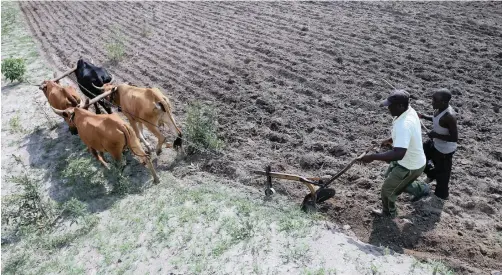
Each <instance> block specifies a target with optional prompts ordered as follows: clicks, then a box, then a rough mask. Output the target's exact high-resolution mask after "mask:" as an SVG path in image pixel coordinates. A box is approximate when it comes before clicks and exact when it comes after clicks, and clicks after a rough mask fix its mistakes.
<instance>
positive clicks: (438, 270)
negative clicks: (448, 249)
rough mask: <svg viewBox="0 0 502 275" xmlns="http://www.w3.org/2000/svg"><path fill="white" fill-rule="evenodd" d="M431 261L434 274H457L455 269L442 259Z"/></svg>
mask: <svg viewBox="0 0 502 275" xmlns="http://www.w3.org/2000/svg"><path fill="white" fill-rule="evenodd" d="M429 263H430V265H431V268H432V275H453V274H455V273H454V272H453V270H451V269H450V268H448V267H447V266H446V265H445V264H444V263H443V262H442V261H440V260H432V261H431V260H429Z"/></svg>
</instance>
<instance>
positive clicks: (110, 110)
mask: <svg viewBox="0 0 502 275" xmlns="http://www.w3.org/2000/svg"><path fill="white" fill-rule="evenodd" d="M99 105H101V107H103V109H105V111H106V112H107V113H109V114H111V113H112V109H111V108H110V107H107V106H106V105H105V103H104V102H103V101H99Z"/></svg>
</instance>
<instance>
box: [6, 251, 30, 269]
mask: <svg viewBox="0 0 502 275" xmlns="http://www.w3.org/2000/svg"><path fill="white" fill-rule="evenodd" d="M27 259H28V255H27V254H26V252H25V251H19V252H17V253H16V254H14V255H13V256H12V257H10V258H9V259H8V260H6V261H5V262H4V263H3V264H2V266H3V268H2V273H4V274H19V273H21V272H22V271H23V265H24V264H25V263H26V261H27ZM3 261H4V259H2V262H3Z"/></svg>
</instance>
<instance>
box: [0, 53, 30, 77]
mask: <svg viewBox="0 0 502 275" xmlns="http://www.w3.org/2000/svg"><path fill="white" fill-rule="evenodd" d="M25 73H26V64H25V60H24V59H22V58H6V59H4V60H2V74H3V75H4V76H5V77H6V78H7V79H9V80H10V81H11V82H13V81H14V80H18V81H19V82H22V81H23V79H24V74H25Z"/></svg>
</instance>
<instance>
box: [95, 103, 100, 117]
mask: <svg viewBox="0 0 502 275" xmlns="http://www.w3.org/2000/svg"><path fill="white" fill-rule="evenodd" d="M94 109H95V110H96V114H97V115H100V114H101V110H99V107H98V103H94Z"/></svg>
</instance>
